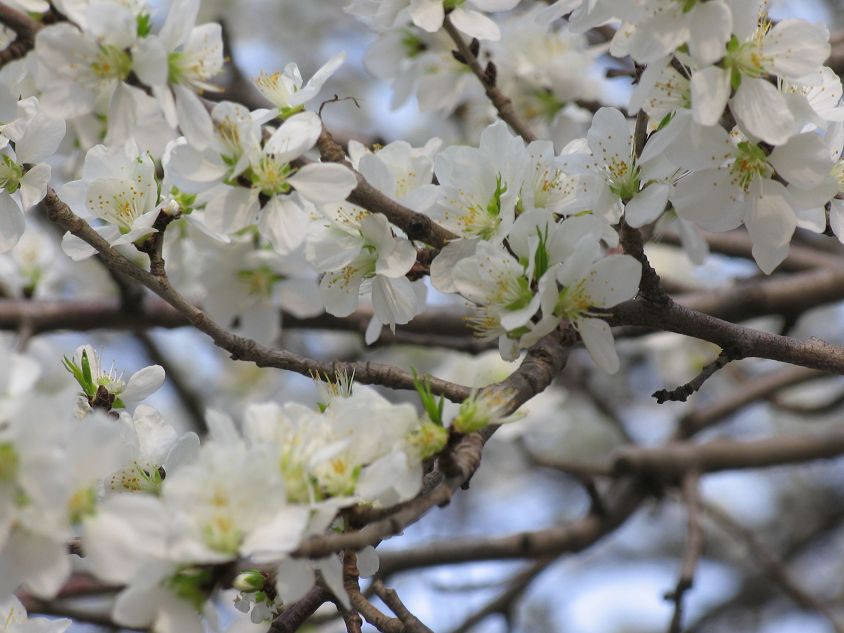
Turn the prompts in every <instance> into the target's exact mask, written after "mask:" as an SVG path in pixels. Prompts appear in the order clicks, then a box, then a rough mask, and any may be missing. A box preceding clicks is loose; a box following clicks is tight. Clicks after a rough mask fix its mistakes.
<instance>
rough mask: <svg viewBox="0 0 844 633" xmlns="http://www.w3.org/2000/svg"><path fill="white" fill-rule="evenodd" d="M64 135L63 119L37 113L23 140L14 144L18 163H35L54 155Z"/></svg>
mask: <svg viewBox="0 0 844 633" xmlns="http://www.w3.org/2000/svg"><path fill="white" fill-rule="evenodd" d="M64 135H65V122H64V119H54V118H52V117H49V116H47V115H46V114H41V113H38V114H36V115H35V116H34V117H33V118H32V120H31V121H30V122H29V125H28V126H27V128H26V133H25V134H24V135H23V138H21V139H18V140H17V142H16V143H15V154H16V156H17V160H18V162H19V163H37V162H39V161H42V160H45V159H47V158H49V157H51V156H52V155H53V154H55V152H56V150H57V149H58V147H59V143H61V142H62V139H63V138H64Z"/></svg>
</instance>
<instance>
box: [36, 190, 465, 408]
mask: <svg viewBox="0 0 844 633" xmlns="http://www.w3.org/2000/svg"><path fill="white" fill-rule="evenodd" d="M45 207H46V209H47V213H48V216H49V218H50V220H51V221H53V222H55V223H56V224H58V225H59V226H61V227H62V228H64V229H65V230H67V231H70V232H71V233H73V234H74V235H76V236H77V237H79V238H81V239H82V240H84V241H85V242H87V243H88V244H90V245H91V246H93V247H94V248H95V249H96V250H97V251H98V252H99V253H100V255H101V256H102V258H103V260H104V261H105V262H106V264H107V265H108V267H109V268H111V269H113V270H116V271H119V272H122V273H125V274H126V275H128V276H129V277H131V278H132V279H135V280H136V281H138V282H140V283H141V284H143V285H144V286H146V287H147V288H148V289H150V290H152V291H153V292H154V293H155V294H157V295H158V296H159V297H161V298H162V299H164V300H165V301H166V302H167V303H169V304H170V305H171V306H173V308H175V309H176V310H177V311H178V312H179V313H181V314H182V315H183V316H184V317H185V318H186V319H187V320H188V321H189V322H190V323H191V324H192V325H193V326H194V327H196V328H197V329H198V330H200V331H201V332H204V333H205V334H207V335H208V336H210V337H211V339H212V340H213V341H214V343H215V344H216V345H217V346H219V347H221V348H223V349H225V350H226V351H228V352H229V353H230V354H231V357H232V358H233V359H234V360H243V361H249V362H253V363H255V364H256V365H258V366H259V367H275V368H277V369H284V370H288V371H293V372H296V373H299V374H302V375H305V376H310V375H311V374H313V373H317V374H321V375H328V376H334V375H336V374H337V373H338V372H341V371H345V372H348V373H350V374H351V373H352V372H353V373H354V376H355V380H357V381H358V382H360V383H364V384H379V385H382V386H385V387H391V388H394V389H413V388H414V383H413V375H412V374H410V372H406V371H404V370H401V369H399V368H398V367H394V366H392V365H384V364H381V363H370V362H356V363H344V362H339V361H322V360H316V359H312V358H307V357H305V356H300V355H298V354H294V353H292V352H288V351H284V350H273V349H270V348H268V347H265V346H263V345H259V344H258V343H256V342H255V341H253V340H251V339H247V338H244V337H241V336H237V335H235V334H232V333H231V332H229V331H228V330H226V329H224V328H223V327H221V326H220V325H219V324H217V323H215V322H214V321H212V320H211V319H210V318H209V317H208V316H207V315H206V314H205V313H204V312H202V310H200V309H199V308H197V307H196V306H194V305H193V304H192V303H190V302H189V301H188V300H187V299H185V298H184V297H183V296H182V295H181V294H179V292H177V291H176V289H175V288H173V286H172V285H170V283H169V281H168V280H167V279H166V278H165V277H161V276H155V275H153V274H151V273H149V272H147V271H145V270H143V269H141V268H139V267H138V266H136V265H135V264H134V263H132V262H131V261H130V260H129V259H127V258H126V257H124V256H123V255H121V254H120V253H119V252H117V251H116V250H115V249H114V248H112V247H111V246H110V245H109V244H108V242H106V241H105V240H104V239H103V238H102V237H100V235H99V234H98V233H97V232H96V231H94V230H93V229H92V228H91V227H90V226H89V225H88V224H87V223H86V222H85V221H84V220H82V219H81V218H79V217H78V216H76V215H75V214H74V213H73V212H72V211H71V210H70V208H69V207H68V206H67V205H66V204H64V203H63V202H62V201H61V200H60V199H59V198H58V196H57V195H56V194H55V192H54V191H53V190H52V189H51V190H50V191H49V192H48V193H47V196H46V198H45ZM430 384H431V389H432V391H433V392H434V393H436V394H442V395H444V396H445V397H446V398H448V399H449V400H455V401H462V400H463V399H465V398H466V397H467V396H468V395H469V393H470V389H469V388H467V387H463V386H461V385H457V384H454V383H451V382H448V381H445V380H440V379H438V378H431V379H430Z"/></svg>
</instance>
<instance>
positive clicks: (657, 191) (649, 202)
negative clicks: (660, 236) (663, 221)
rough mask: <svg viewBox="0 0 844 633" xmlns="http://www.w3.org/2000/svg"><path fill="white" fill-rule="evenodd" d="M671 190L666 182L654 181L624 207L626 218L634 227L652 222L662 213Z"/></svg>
mask: <svg viewBox="0 0 844 633" xmlns="http://www.w3.org/2000/svg"><path fill="white" fill-rule="evenodd" d="M670 190H671V187H669V186H668V185H667V184H665V183H661V182H658V183H654V184H652V185H648V186H647V187H645V188H644V189H643V190H642V191H640V192H639V193H638V194H636V196H634V197H633V199H632V200H631V201H630V202H628V203H627V204H626V205H625V207H624V218H625V220H626V221H627V223H628V224H629V225H630V226H632V227H633V228H639V227H640V226H644V225H646V224H650V223H651V222H653V221H654V220H656V219H657V218H658V217H659V216H661V215H662V212H663V211H665V205H666V203H667V202H668V192H669V191H670Z"/></svg>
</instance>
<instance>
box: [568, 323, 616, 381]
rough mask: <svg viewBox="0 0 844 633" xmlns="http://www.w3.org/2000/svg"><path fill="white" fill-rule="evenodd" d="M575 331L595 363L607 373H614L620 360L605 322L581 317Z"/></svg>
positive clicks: (610, 331)
mask: <svg viewBox="0 0 844 633" xmlns="http://www.w3.org/2000/svg"><path fill="white" fill-rule="evenodd" d="M577 331H578V332H579V333H580V338H581V339H583V344H584V345H585V346H586V350H587V351H588V352H589V355H590V356H591V357H592V360H593V361H595V364H596V365H597V366H598V367H599V368H601V369H603V370H604V371H605V372H607V373H608V374H614V373H616V372H617V371H618V370H619V367H621V362H620V361H619V359H618V352H616V351H615V340H614V339H613V336H612V330H611V329H610V326H609V325H608V324H607V322H606V321H602V320H601V319H581V320H580V321H578V322H577Z"/></svg>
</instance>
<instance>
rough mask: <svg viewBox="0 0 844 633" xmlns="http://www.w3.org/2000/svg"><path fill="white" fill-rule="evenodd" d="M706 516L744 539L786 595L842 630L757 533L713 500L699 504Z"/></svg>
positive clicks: (823, 605) (833, 626) (836, 629)
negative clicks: (741, 523) (716, 504)
mask: <svg viewBox="0 0 844 633" xmlns="http://www.w3.org/2000/svg"><path fill="white" fill-rule="evenodd" d="M702 506H703V508H704V510H705V512H706V514H707V516H710V517H712V518H713V519H714V520H715V521H716V522H717V523H718V524H719V525H720V526H721V528H722V529H723V530H724V531H725V532H727V533H728V534H730V535H732V536H733V537H734V538H737V539H738V540H740V541H742V542H744V544H745V546H746V547H747V549H748V551H749V552H750V554H751V555H752V556H753V558H754V559H756V561H757V562H758V563H759V564H760V565H761V566H762V568H763V569H764V570H765V572H766V576H767V578H769V579H771V580H773V581H774V582H775V583H776V584H778V585H779V586H780V588H781V589H782V590H783V593H785V594H786V595H787V596H788V597H789V598H791V599H792V600H793V601H794V602H795V603H796V604H798V605H800V606H801V607H803V608H805V609H809V610H811V611H815V612H816V613H818V614H819V615H821V616H823V617H824V618H826V619H827V620H828V621H829V623H830V624H831V625H832V628H833V629H834V630H835V632H836V633H844V623H842V622H840V621H839V620H838V618H837V617H836V616H835V614H834V613H833V612H832V611H831V610H830V609H829V607H827V606H826V605H825V604H824V603H823V602H821V601H820V600H818V599H817V598H816V597H815V596H814V595H812V593H811V592H810V591H808V590H806V589H804V588H803V587H801V586H800V583H798V582H797V581H796V580H795V579H794V578H792V576H791V574H790V573H789V572H788V570H787V569H786V568H785V566H784V565H783V564H782V563H781V562H780V561H779V560H777V558H776V557H775V556H774V555H773V554H772V553H771V552H770V551H768V549H767V548H766V547H765V546H764V545H763V544H762V543H761V542H760V541H759V539H758V538H756V535H755V534H754V533H753V532H752V531H751V530H748V529H746V528H744V527H743V526H742V525H740V524H739V523H738V522H737V521H736V520H735V519H734V518H733V517H732V516H730V515H729V514H728V513H727V512H726V511H724V510H723V509H721V508H720V507H717V506H715V505H713V504H709V503H703V504H702Z"/></svg>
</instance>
